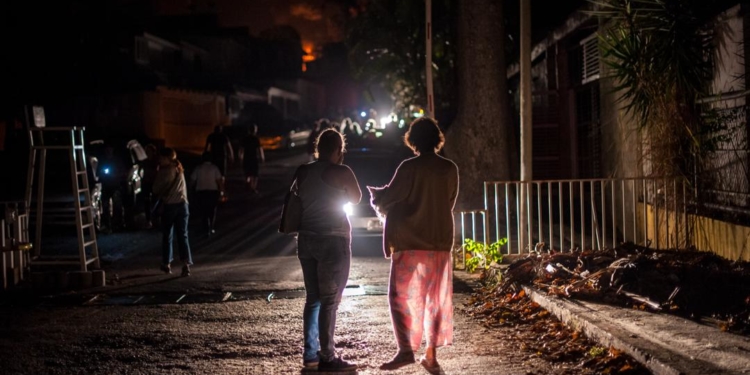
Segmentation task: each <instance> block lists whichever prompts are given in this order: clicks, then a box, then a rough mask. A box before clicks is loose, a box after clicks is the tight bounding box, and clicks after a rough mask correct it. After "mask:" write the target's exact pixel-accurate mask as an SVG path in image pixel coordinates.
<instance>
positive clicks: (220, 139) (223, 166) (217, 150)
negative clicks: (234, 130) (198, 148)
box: [203, 126, 234, 176]
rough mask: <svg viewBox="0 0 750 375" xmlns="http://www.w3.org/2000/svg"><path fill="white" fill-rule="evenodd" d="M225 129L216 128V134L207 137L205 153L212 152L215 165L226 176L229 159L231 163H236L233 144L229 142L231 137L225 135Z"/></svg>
mask: <svg viewBox="0 0 750 375" xmlns="http://www.w3.org/2000/svg"><path fill="white" fill-rule="evenodd" d="M223 129H224V127H222V126H216V127H214V132H213V133H211V134H209V135H208V137H206V147H205V148H204V149H203V152H207V151H210V152H211V155H212V156H213V163H214V164H216V166H217V167H219V170H220V171H221V174H222V175H223V176H226V173H227V159H228V160H229V162H230V163H231V162H233V161H234V150H232V143H231V142H230V141H229V137H227V136H226V134H224V131H223Z"/></svg>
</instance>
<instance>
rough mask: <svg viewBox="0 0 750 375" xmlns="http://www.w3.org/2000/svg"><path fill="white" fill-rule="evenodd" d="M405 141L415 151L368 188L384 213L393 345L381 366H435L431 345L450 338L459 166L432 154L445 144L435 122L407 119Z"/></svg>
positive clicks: (433, 369)
mask: <svg viewBox="0 0 750 375" xmlns="http://www.w3.org/2000/svg"><path fill="white" fill-rule="evenodd" d="M404 140H405V143H406V145H407V146H409V147H410V148H411V149H412V150H413V151H414V153H415V155H417V156H416V157H414V158H410V159H407V160H404V161H403V162H402V163H401V165H400V166H399V167H398V169H397V170H396V174H395V175H394V176H393V179H392V180H391V182H390V183H389V184H388V185H387V186H385V187H383V188H369V189H370V193H371V195H372V200H371V203H372V205H373V207H374V208H375V209H376V210H377V211H378V212H379V213H380V214H381V215H383V216H385V228H384V232H383V251H384V253H385V257H386V258H391V274H390V281H389V286H388V301H389V305H390V310H391V321H392V323H393V332H394V335H395V337H396V344H397V346H398V352H397V353H396V355H395V356H394V357H393V359H392V360H391V361H390V362H387V363H384V364H383V365H381V367H380V368H381V369H383V370H395V369H397V368H400V367H403V366H406V365H408V364H411V363H414V362H415V357H414V352H415V351H417V350H418V349H419V348H420V345H421V342H422V336H424V337H425V341H426V345H425V355H424V356H423V357H422V358H421V359H420V363H421V364H422V366H424V367H425V369H427V371H429V372H430V373H435V374H436V373H440V365H439V364H438V362H437V356H436V354H437V353H436V349H437V348H438V347H441V346H445V345H451V344H452V343H453V284H452V281H453V267H452V262H451V248H452V247H453V233H454V223H453V206H454V205H455V202H456V197H457V196H458V167H456V165H455V164H454V163H453V162H452V161H450V160H448V159H446V158H443V157H441V156H440V155H438V154H437V152H438V151H439V150H440V149H441V148H442V146H443V143H444V138H443V134H442V132H441V131H440V128H439V127H438V125H437V122H435V120H433V119H431V118H424V117H423V118H420V119H417V120H415V121H414V122H412V123H411V125H410V126H409V131H408V132H407V133H406V136H405V137H404Z"/></svg>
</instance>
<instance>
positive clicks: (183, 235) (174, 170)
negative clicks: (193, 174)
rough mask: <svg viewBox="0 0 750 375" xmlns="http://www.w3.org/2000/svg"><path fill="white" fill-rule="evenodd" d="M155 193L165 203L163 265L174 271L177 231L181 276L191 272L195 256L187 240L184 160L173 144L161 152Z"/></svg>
mask: <svg viewBox="0 0 750 375" xmlns="http://www.w3.org/2000/svg"><path fill="white" fill-rule="evenodd" d="M154 196H155V197H157V198H158V199H159V200H160V201H161V204H162V205H163V207H164V212H163V214H162V219H161V222H162V241H161V244H162V263H161V267H160V269H161V270H162V271H164V272H165V273H172V267H171V263H172V260H173V257H172V254H173V251H172V243H173V242H174V235H175V232H177V243H178V245H179V246H180V260H182V263H183V266H182V276H190V266H191V265H192V264H193V258H192V255H191V254H190V241H189V240H188V219H189V217H190V209H189V207H188V199H187V197H188V195H187V184H186V183H185V173H184V169H183V168H182V164H181V163H180V161H179V160H177V153H175V151H174V150H173V149H171V148H163V149H162V150H161V151H160V152H159V172H158V173H157V174H156V179H155V180H154Z"/></svg>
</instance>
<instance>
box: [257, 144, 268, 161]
mask: <svg viewBox="0 0 750 375" xmlns="http://www.w3.org/2000/svg"><path fill="white" fill-rule="evenodd" d="M258 160H260V162H261V163H265V162H266V154H265V153H264V152H263V147H258Z"/></svg>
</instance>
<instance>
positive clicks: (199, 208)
mask: <svg viewBox="0 0 750 375" xmlns="http://www.w3.org/2000/svg"><path fill="white" fill-rule="evenodd" d="M190 185H191V186H192V187H193V188H194V189H195V205H194V206H195V208H196V210H195V211H196V213H197V214H198V218H199V219H200V222H201V225H202V226H203V227H204V228H205V230H206V234H207V235H209V236H210V235H212V234H214V224H215V222H216V207H217V206H218V205H219V198H221V195H222V194H224V177H223V176H222V175H221V172H220V171H219V168H218V167H217V166H216V165H214V163H212V162H211V154H210V153H208V152H204V153H203V163H201V164H200V165H198V166H197V167H196V168H195V170H193V173H191V174H190Z"/></svg>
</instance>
